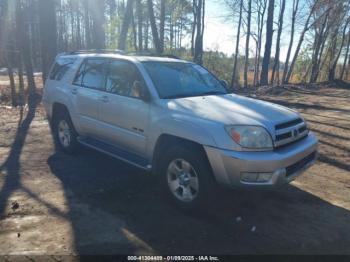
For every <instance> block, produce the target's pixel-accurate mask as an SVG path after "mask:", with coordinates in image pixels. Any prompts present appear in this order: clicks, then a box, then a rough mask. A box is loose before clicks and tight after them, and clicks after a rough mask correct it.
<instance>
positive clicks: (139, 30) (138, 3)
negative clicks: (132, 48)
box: [136, 0, 143, 51]
mask: <svg viewBox="0 0 350 262" xmlns="http://www.w3.org/2000/svg"><path fill="white" fill-rule="evenodd" d="M136 12H137V33H138V42H139V50H140V51H142V50H143V34H142V21H143V14H142V3H141V0H137V1H136Z"/></svg>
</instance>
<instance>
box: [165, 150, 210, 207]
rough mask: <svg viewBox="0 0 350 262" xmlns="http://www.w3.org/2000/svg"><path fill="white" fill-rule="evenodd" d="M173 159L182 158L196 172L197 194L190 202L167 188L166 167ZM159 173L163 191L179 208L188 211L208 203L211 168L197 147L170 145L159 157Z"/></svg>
mask: <svg viewBox="0 0 350 262" xmlns="http://www.w3.org/2000/svg"><path fill="white" fill-rule="evenodd" d="M175 159H183V160H185V161H187V162H189V163H190V164H191V165H192V167H193V168H194V169H195V172H196V173H197V176H198V183H199V190H198V195H197V197H196V198H195V199H194V200H193V201H191V202H183V201H181V200H179V199H178V198H176V197H175V196H174V195H173V193H172V192H171V190H170V188H169V185H168V180H167V169H168V166H169V164H170V163H171V162H172V161H173V160H175ZM159 175H160V182H161V186H162V189H163V193H164V194H165V195H167V197H168V199H170V200H171V201H172V202H173V203H175V204H176V205H177V206H178V207H180V208H181V209H184V210H189V211H190V210H194V209H197V208H199V207H203V206H205V205H208V204H209V199H210V197H211V196H212V195H211V194H212V191H213V188H214V185H215V181H214V179H213V177H212V174H211V168H210V166H209V164H208V161H207V159H206V157H205V156H204V153H203V152H201V151H200V150H198V149H197V148H193V147H185V146H174V147H171V148H170V149H169V150H167V151H166V152H165V154H164V156H163V157H162V159H161V165H160V173H159Z"/></svg>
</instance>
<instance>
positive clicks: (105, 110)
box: [100, 59, 150, 155]
mask: <svg viewBox="0 0 350 262" xmlns="http://www.w3.org/2000/svg"><path fill="white" fill-rule="evenodd" d="M135 82H139V83H138V84H142V85H143V86H145V83H144V80H143V77H142V76H141V74H140V72H139V70H138V69H137V67H136V66H135V65H134V64H133V63H131V62H129V61H126V60H119V59H113V60H111V61H110V65H109V70H108V75H107V79H106V93H105V94H104V95H103V96H102V97H101V99H100V119H101V121H102V122H103V123H104V128H103V131H104V138H105V140H108V141H109V142H110V143H111V144H114V145H116V146H119V147H121V148H122V149H126V150H127V151H130V152H132V153H136V154H141V155H142V154H144V153H145V150H146V140H147V136H146V134H147V132H148V128H149V127H148V123H149V110H150V103H148V102H145V101H143V100H141V98H140V94H139V93H138V92H137V89H136V88H135Z"/></svg>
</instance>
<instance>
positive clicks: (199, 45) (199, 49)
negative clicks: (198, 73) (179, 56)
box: [193, 0, 205, 65]
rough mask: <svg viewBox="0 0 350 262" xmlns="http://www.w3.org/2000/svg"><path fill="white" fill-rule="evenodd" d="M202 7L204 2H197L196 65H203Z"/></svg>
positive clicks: (199, 0)
mask: <svg viewBox="0 0 350 262" xmlns="http://www.w3.org/2000/svg"><path fill="white" fill-rule="evenodd" d="M204 5H205V0H198V3H197V5H196V6H197V10H196V13H197V28H196V40H195V47H194V58H193V60H194V62H195V63H197V64H200V65H201V64H202V63H203V28H204V25H203V21H204Z"/></svg>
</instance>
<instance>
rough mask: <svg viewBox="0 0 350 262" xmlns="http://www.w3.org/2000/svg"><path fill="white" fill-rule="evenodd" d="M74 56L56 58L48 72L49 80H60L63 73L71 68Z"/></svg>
mask: <svg viewBox="0 0 350 262" xmlns="http://www.w3.org/2000/svg"><path fill="white" fill-rule="evenodd" d="M76 60H77V59H76V58H59V59H57V60H56V62H55V65H54V66H53V68H52V70H51V72H50V76H49V77H50V79H51V80H61V79H62V78H63V77H64V76H65V74H66V73H67V72H68V71H69V69H71V68H72V66H73V65H74V63H75V61H76Z"/></svg>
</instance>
